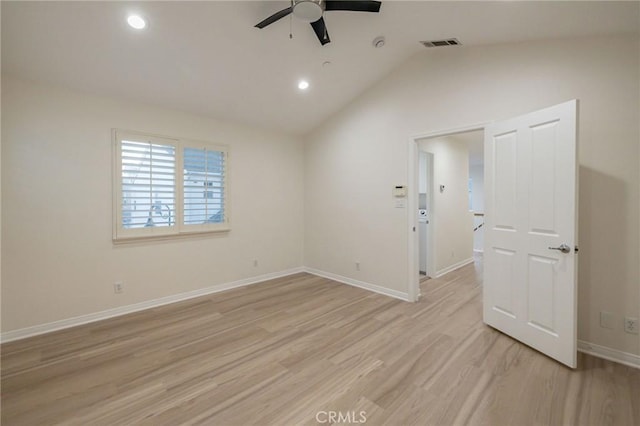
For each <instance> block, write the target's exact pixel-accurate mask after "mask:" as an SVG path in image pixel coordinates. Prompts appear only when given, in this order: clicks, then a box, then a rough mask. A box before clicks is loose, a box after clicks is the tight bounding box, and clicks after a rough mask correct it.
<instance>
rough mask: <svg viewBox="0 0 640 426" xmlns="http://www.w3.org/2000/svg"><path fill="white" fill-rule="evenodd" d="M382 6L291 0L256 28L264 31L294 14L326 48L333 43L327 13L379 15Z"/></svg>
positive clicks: (362, 0) (361, 0) (367, 1)
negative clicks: (327, 23) (310, 28)
mask: <svg viewBox="0 0 640 426" xmlns="http://www.w3.org/2000/svg"><path fill="white" fill-rule="evenodd" d="M381 4H382V3H381V2H379V1H371V0H353V1H348V0H334V1H331V0H291V6H290V7H288V8H286V9H282V10H281V11H280V12H276V13H274V14H273V15H271V16H269V17H268V18H267V19H265V20H264V21H262V22H260V23H258V24H256V28H260V29H262V28H264V27H266V26H267V25H271V24H273V23H274V22H276V21H277V20H279V19H282V18H284V17H285V16H287V15H289V14H293V16H295V17H296V18H300V19H302V20H303V21H306V22H309V23H310V24H311V27H312V28H313V31H314V32H315V33H316V36H317V37H318V40H320V43H321V44H322V45H323V46H324V45H325V44H327V43H329V42H331V40H330V39H329V34H328V33H327V27H326V26H325V24H324V18H323V16H322V15H323V13H324V12H325V11H330V10H344V11H354V12H374V13H377V12H379V11H380V5H381Z"/></svg>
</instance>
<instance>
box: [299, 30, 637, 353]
mask: <svg viewBox="0 0 640 426" xmlns="http://www.w3.org/2000/svg"><path fill="white" fill-rule="evenodd" d="M639 57H640V46H639V40H638V38H637V37H635V38H633V37H630V36H628V35H624V36H620V37H602V38H583V39H569V40H557V41H543V42H532V43H520V44H508V45H495V46H485V47H468V48H467V47H457V48H444V49H432V50H430V51H425V52H424V53H421V54H418V55H416V56H415V57H414V58H413V59H411V60H410V61H409V62H407V63H406V64H405V65H404V66H402V67H401V68H399V69H398V70H396V71H395V72H393V73H392V74H390V75H389V76H388V77H387V78H385V79H384V80H382V81H381V82H379V83H378V84H377V85H375V86H374V87H372V88H371V89H370V90H369V91H367V92H366V93H365V94H364V95H362V96H361V97H360V98H358V99H357V100H355V101H354V102H353V103H351V104H350V105H349V106H348V107H346V108H345V109H344V110H343V111H341V112H340V113H339V114H336V115H335V116H334V117H333V118H332V119H331V120H329V121H328V122H327V123H325V124H324V125H323V126H321V127H320V128H319V129H317V130H316V131H315V132H314V133H313V134H312V135H310V136H309V138H308V141H307V145H306V154H305V165H306V169H305V173H306V176H305V183H306V186H305V193H306V195H305V218H306V220H305V264H306V265H307V266H311V267H314V268H317V269H321V270H325V271H329V272H333V273H337V274H340V275H344V276H346V277H349V278H354V279H359V280H362V281H366V282H369V283H373V284H376V285H379V286H384V287H386V288H389V289H395V290H398V291H404V292H406V291H408V281H409V277H408V254H407V252H408V239H409V227H408V223H409V214H408V212H407V211H406V210H402V209H396V208H394V205H393V203H392V200H391V197H390V192H391V187H392V186H393V185H396V184H406V183H407V182H408V176H407V170H408V148H407V144H408V141H409V140H411V139H412V137H413V136H414V135H419V134H426V133H434V132H437V131H441V130H446V129H456V128H460V127H463V126H469V125H474V124H476V123H483V122H488V121H492V120H497V119H501V118H508V117H512V116H515V115H518V114H523V113H527V112H530V111H533V110H536V109H540V108H544V107H547V106H550V105H554V104H558V103H561V102H564V101H567V100H570V99H574V98H577V99H579V100H580V112H579V134H580V148H579V161H580V202H579V211H580V222H579V234H580V256H579V275H580V279H579V287H580V288H579V302H578V303H579V309H578V311H579V333H578V335H579V338H580V339H583V340H586V341H589V342H592V343H596V344H601V345H603V346H607V347H610V348H614V349H618V350H622V351H625V352H630V353H634V354H640V339H639V337H638V335H631V334H626V333H624V331H623V329H622V317H623V315H630V316H636V317H637V316H639V311H640V309H639V306H640V303H639V302H640V297H639V296H640V262H639V259H640V250H639V235H640V232H639V224H640V219H639V214H638V211H639V206H640V203H639V192H640V187H639V186H640V175H639V172H638V157H639V152H638V147H639V145H640V143H639V140H640V129H639V127H638V117H639V116H640V107H639V103H640V102H639V101H640V97H639V93H640V87H639V85H640V82H639V81H640V80H639V78H638V76H639V75H640V71H639ZM356 259H357V260H359V261H360V262H361V265H362V270H361V271H355V268H353V266H352V262H353V261H354V260H356ZM600 310H607V311H610V312H614V313H615V315H616V320H617V325H618V326H617V328H616V330H606V329H603V328H600V327H599V311H600Z"/></svg>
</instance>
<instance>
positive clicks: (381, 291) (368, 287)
mask: <svg viewBox="0 0 640 426" xmlns="http://www.w3.org/2000/svg"><path fill="white" fill-rule="evenodd" d="M304 272H307V273H309V274H311V275H317V276H319V277H323V278H328V279H330V280H333V281H338V282H339V283H342V284H347V285H350V286H353V287H358V288H362V289H365V290H369V291H373V292H374V293H379V294H384V295H385V296H390V297H393V298H396V299H400V300H403V301H405V302H410V300H409V294H408V293H405V292H402V291H398V290H392V289H389V288H386V287H381V286H379V285H375V284H371V283H367V282H364V281H359V280H354V279H353V278H348V277H343V276H342V275H337V274H334V273H331V272H325V271H320V270H318V269H313V268H304Z"/></svg>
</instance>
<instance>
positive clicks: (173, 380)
mask: <svg viewBox="0 0 640 426" xmlns="http://www.w3.org/2000/svg"><path fill="white" fill-rule="evenodd" d="M480 268H481V265H480V264H479V263H476V264H475V265H469V266H467V267H465V268H462V269H460V270H458V271H455V272H452V273H450V274H448V275H446V276H444V277H442V278H438V279H430V280H425V281H423V282H422V283H421V286H422V294H423V296H422V299H421V301H420V302H419V303H415V304H411V303H406V302H401V301H398V300H395V299H391V298H389V297H385V296H381V295H378V294H373V293H370V292H367V291H365V290H361V289H358V288H353V287H349V286H346V285H342V284H338V283H336V282H332V281H330V280H327V279H323V278H319V277H315V276H311V275H307V274H299V275H295V276H291V277H286V278H282V279H278V280H273V281H270V282H265V283H263V284H258V285H254V286H251V287H246V288H240V289H236V290H231V291H228V292H224V293H218V294H215V295H211V296H207V297H201V298H198V299H192V300H190V301H186V302H182V303H179V304H174V305H169V306H165V307H160V308H156V309H151V310H148V311H145V312H140V313H135V314H131V315H127V316H124V317H119V318H114V319H110V320H106V321H102V322H98V323H94V324H89V325H86V326H81V327H77V328H74V329H69V330H65V331H60V332H56V333H51V334H48V335H44V336H39V337H34V338H30V339H25V340H21V341H17V342H13V343H8V344H5V345H2V348H1V349H2V424H3V425H5V426H7V425H37V424H71V425H91V426H93V425H129V424H140V425H178V424H189V425H190V424H203V425H249V424H258V425H291V424H308V425H313V424H318V422H317V421H316V415H318V419H319V420H320V421H322V422H324V421H325V420H327V419H328V416H329V413H328V412H330V411H334V412H340V413H341V414H342V415H343V420H344V416H350V419H351V420H356V421H359V422H360V424H362V420H363V418H362V417H360V412H364V414H363V415H364V417H365V418H366V423H365V424H366V425H378V424H389V425H405V424H407V425H408V424H416V425H452V424H456V425H457V424H460V425H463V424H468V425H488V426H500V425H598V426H600V425H620V426H623V425H639V424H640V370H636V369H633V368H629V367H625V366H622V365H619V364H615V363H612V362H608V361H603V360H600V359H596V358H593V357H589V356H586V355H582V354H581V355H580V356H579V368H578V369H577V370H576V371H572V370H570V369H568V368H566V367H564V366H562V365H560V364H558V363H556V362H554V361H552V360H550V359H548V358H547V357H545V356H543V355H541V354H539V353H537V352H535V351H533V350H532V349H529V348H528V347H526V346H524V345H522V344H520V343H518V342H516V341H514V340H512V339H510V338H508V337H506V336H504V335H502V334H500V333H498V332H496V331H494V330H493V329H491V328H489V327H487V326H485V325H483V323H482V320H481V278H480V277H481V275H480V273H479V272H480V271H479V269H480ZM324 412H327V413H326V414H325V413H324ZM318 413H319V414H318ZM343 423H345V422H343ZM355 423H356V422H355V421H354V422H353V423H352V424H355ZM322 424H326V423H322Z"/></svg>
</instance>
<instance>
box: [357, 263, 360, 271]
mask: <svg viewBox="0 0 640 426" xmlns="http://www.w3.org/2000/svg"><path fill="white" fill-rule="evenodd" d="M359 270H360V262H356V271H359Z"/></svg>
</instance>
